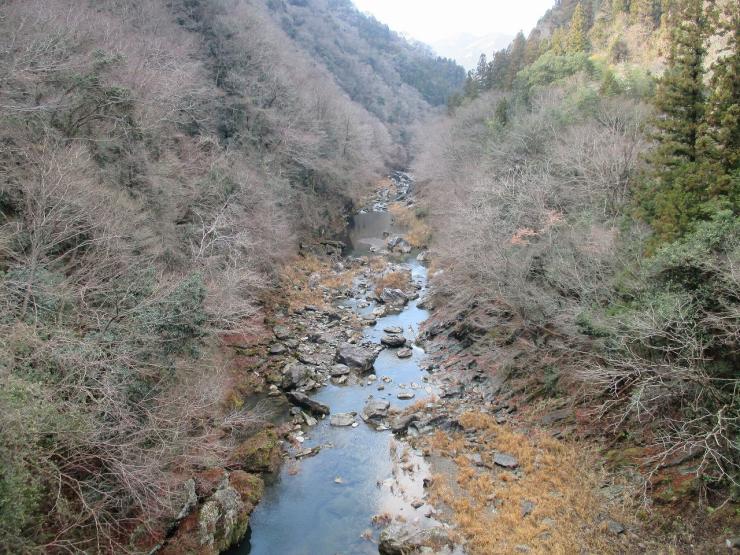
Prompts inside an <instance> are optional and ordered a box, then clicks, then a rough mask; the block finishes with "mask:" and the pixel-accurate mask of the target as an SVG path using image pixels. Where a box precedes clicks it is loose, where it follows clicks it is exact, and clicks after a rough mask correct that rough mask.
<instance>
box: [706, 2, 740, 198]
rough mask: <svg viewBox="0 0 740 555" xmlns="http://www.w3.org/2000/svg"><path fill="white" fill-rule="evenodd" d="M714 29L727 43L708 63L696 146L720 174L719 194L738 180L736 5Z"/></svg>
mask: <svg viewBox="0 0 740 555" xmlns="http://www.w3.org/2000/svg"><path fill="white" fill-rule="evenodd" d="M718 32H719V33H718V34H721V35H725V36H726V39H727V42H726V46H725V48H724V51H723V52H721V53H720V56H719V57H718V59H717V61H716V62H715V63H714V64H713V65H712V78H711V80H710V86H709V90H710V91H711V93H710V96H709V100H708V101H707V108H706V113H705V118H704V119H705V123H704V126H703V127H702V129H701V138H700V143H699V149H700V153H701V155H702V156H703V157H705V158H706V161H707V163H708V164H709V165H711V166H712V167H713V168H714V169H715V171H717V172H720V173H721V174H723V178H722V179H718V183H717V187H716V189H717V193H719V194H721V193H723V192H724V193H727V192H730V188H731V186H732V183H731V182H732V181H733V180H734V182H735V184H734V187H735V188H737V186H738V185H737V180H738V179H740V175H738V172H740V4H733V3H730V4H728V5H727V6H726V8H725V10H724V12H723V13H722V14H721V15H720V17H719V20H718ZM734 192H735V195H737V191H734ZM736 200H737V199H736Z"/></svg>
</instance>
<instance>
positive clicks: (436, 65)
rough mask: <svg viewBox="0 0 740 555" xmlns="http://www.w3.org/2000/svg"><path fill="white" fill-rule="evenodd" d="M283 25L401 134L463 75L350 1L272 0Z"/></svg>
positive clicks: (442, 98) (357, 98)
mask: <svg viewBox="0 0 740 555" xmlns="http://www.w3.org/2000/svg"><path fill="white" fill-rule="evenodd" d="M268 5H269V7H270V10H271V13H272V16H273V17H274V18H275V20H276V21H278V22H279V23H280V26H281V27H282V29H283V30H284V31H285V32H286V33H287V34H288V35H289V36H290V37H292V38H293V39H295V40H296V41H297V42H298V43H299V44H301V45H303V46H304V47H305V48H306V50H308V51H309V52H311V53H312V54H313V55H314V56H315V57H316V58H317V59H319V60H321V61H322V62H323V63H324V64H325V65H326V67H327V68H328V69H329V71H331V72H332V73H333V74H334V76H335V77H336V79H337V82H338V83H339V84H340V85H341V86H342V88H343V89H344V90H345V91H346V92H347V94H349V95H350V98H352V99H353V100H355V101H357V102H359V103H360V104H362V105H363V106H364V107H365V108H366V109H367V110H368V111H370V112H371V113H372V114H374V115H375V116H377V117H378V118H380V119H381V120H382V121H384V122H387V123H389V124H391V128H392V129H394V130H395V131H396V132H397V133H399V134H401V133H405V132H406V131H407V130H406V129H405V128H404V127H405V126H408V125H409V124H410V123H411V122H413V121H415V120H417V119H418V118H419V116H420V115H421V114H422V112H424V110H425V104H426V103H429V104H432V105H434V106H437V105H441V104H445V103H446V102H447V98H448V97H449V96H450V95H451V94H452V93H454V92H456V91H457V90H458V89H459V88H460V86H461V85H462V82H463V80H464V79H465V71H464V70H463V68H462V67H460V66H459V65H457V64H456V63H455V62H454V61H452V60H448V59H444V58H439V57H436V56H434V55H433V53H432V51H431V49H430V48H429V47H428V46H426V45H423V44H421V43H413V44H412V43H410V42H408V41H407V40H406V39H404V38H402V37H400V36H399V35H398V34H396V33H395V32H393V31H391V30H390V29H389V28H388V26H387V25H384V24H383V23H380V22H379V21H377V20H376V19H374V18H373V17H372V16H368V15H365V14H362V13H360V12H359V11H358V10H357V8H355V7H354V5H353V4H352V2H351V0H300V1H299V0H288V1H285V0H270V1H269V2H268Z"/></svg>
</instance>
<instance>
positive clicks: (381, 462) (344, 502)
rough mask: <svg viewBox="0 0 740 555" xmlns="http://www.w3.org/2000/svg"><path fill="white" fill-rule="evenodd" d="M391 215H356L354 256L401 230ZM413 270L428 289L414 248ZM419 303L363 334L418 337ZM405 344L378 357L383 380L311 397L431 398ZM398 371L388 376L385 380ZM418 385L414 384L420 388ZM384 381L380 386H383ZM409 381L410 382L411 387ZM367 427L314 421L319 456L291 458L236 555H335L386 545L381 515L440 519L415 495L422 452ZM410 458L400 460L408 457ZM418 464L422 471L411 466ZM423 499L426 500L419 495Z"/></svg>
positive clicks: (349, 302)
mask: <svg viewBox="0 0 740 555" xmlns="http://www.w3.org/2000/svg"><path fill="white" fill-rule="evenodd" d="M395 231H397V230H394V229H393V223H392V219H391V216H390V214H389V213H388V212H386V211H384V210H380V211H365V212H363V213H360V214H357V215H356V216H355V219H354V222H353V225H352V227H351V230H350V240H351V250H350V252H349V253H348V255H349V256H363V255H367V254H370V252H371V248H372V250H376V249H377V250H380V249H382V248H383V247H384V244H385V240H384V232H387V233H394V232H395ZM401 262H402V263H403V265H405V266H406V267H407V268H408V269H410V270H411V272H412V276H413V280H414V281H415V282H417V283H418V284H419V285H420V286H421V289H420V290H419V293H420V295H421V297H423V296H424V290H425V289H426V283H427V270H426V268H425V267H424V266H423V264H421V263H420V262H418V261H417V260H416V258H415V253H412V254H409V255H406V256H405V258H404V259H402V260H401ZM417 303H418V301H411V302H409V304H408V305H407V306H406V308H405V309H404V310H403V311H402V312H401V313H400V314H393V315H389V316H385V317H382V318H378V320H377V324H376V325H375V326H373V327H366V328H365V329H364V332H363V333H364V335H365V337H366V338H367V339H369V340H371V341H373V342H374V343H379V342H380V337H381V336H382V335H383V328H386V327H389V326H398V327H400V328H402V329H403V330H404V335H405V336H406V338H407V339H408V340H409V343H411V342H413V341H414V339H415V338H416V335H417V333H418V331H419V325H420V324H421V323H422V322H423V321H424V320H425V319H426V318H427V317H428V313H427V311H425V310H422V309H420V308H418V307H417ZM342 304H343V305H344V306H346V307H349V308H350V309H352V310H356V311H357V312H358V313H359V314H365V313H369V312H372V310H373V308H374V307H375V305H374V304H373V303H371V304H370V306H368V307H365V308H362V309H359V308H358V307H357V305H358V302H357V299H346V300H345V301H344V302H343V303H342ZM395 353H396V349H385V350H383V351H382V352H381V353H380V355H379V356H378V358H377V360H376V361H375V374H376V375H377V377H378V380H377V381H376V382H374V383H372V384H368V382H367V380H362V381H361V382H360V383H359V384H355V385H335V384H328V385H326V386H325V387H323V388H322V389H321V390H319V391H318V392H316V393H315V394H313V395H311V397H312V398H314V399H316V400H317V401H320V402H321V403H324V404H327V405H329V407H330V408H331V412H332V414H334V413H342V412H352V411H354V412H357V413H358V414H359V413H360V412H361V411H362V409H363V407H364V405H365V403H366V401H367V400H368V398H369V397H370V396H374V397H375V398H382V399H387V400H388V401H390V402H391V407H397V408H402V407H405V406H407V405H409V404H411V403H414V402H417V401H418V400H419V399H420V398H424V397H425V396H427V395H428V394H429V393H430V392H431V391H432V389H431V387H430V386H429V385H427V383H426V382H425V378H426V375H427V374H426V372H425V371H423V370H422V369H421V368H420V363H421V360H422V358H423V356H424V352H423V350H422V349H420V348H419V347H416V346H414V347H413V356H412V357H411V358H407V359H399V358H398V357H397V356H396V354H395ZM383 377H389V378H391V381H390V382H388V383H385V382H384V381H383V380H382V378H383ZM412 384H413V387H414V389H412ZM381 385H382V387H383V388H384V389H382V390H378V387H379V386H381ZM403 386H405V387H403ZM401 391H413V392H414V393H415V398H414V399H411V400H399V399H397V397H396V396H397V394H398V393H399V392H401ZM357 420H358V422H359V426H357V427H355V428H352V427H333V426H331V425H330V424H329V419H328V418H326V419H324V420H321V421H319V424H318V425H317V426H315V427H313V428H308V429H306V433H305V436H306V440H305V442H304V444H303V446H302V447H307V448H310V447H314V446H322V449H321V451H320V452H319V453H318V455H316V456H314V457H310V458H306V459H303V460H301V461H299V462H296V463H292V462H291V463H288V464H285V465H284V466H283V468H282V470H281V471H280V473H279V475H278V476H277V477H276V479H275V481H274V483H272V484H269V485H268V487H267V488H266V491H265V495H264V497H263V498H262V500H261V501H260V503H259V505H258V506H257V508H256V509H255V511H254V513H253V514H252V518H251V533H250V536H249V537H248V538H247V539H246V540H245V541H244V542H243V544H242V545H241V546H240V547H238V548H237V549H235V550H232V551H231V553H232V554H237V555H245V554H248V553H249V554H252V555H257V554H259V555H262V554H269V555H274V554H280V555H333V554H348V555H349V554H352V555H354V554H365V553H367V554H370V553H377V552H378V547H377V541H378V536H379V532H380V529H381V527H380V526H373V522H372V521H373V517H374V516H376V515H382V514H389V515H391V516H392V517H395V516H397V515H400V516H401V517H402V518H403V519H405V520H406V521H407V522H410V523H413V522H417V523H418V524H419V526H421V527H426V526H431V525H433V524H435V521H434V520H433V519H432V518H428V517H426V516H425V515H426V514H428V513H429V506H428V505H422V506H420V507H418V508H414V507H413V506H412V502H414V501H415V500H419V499H421V498H422V497H423V486H422V478H423V477H424V476H425V475H426V471H427V468H426V465H425V463H424V461H423V458H422V457H420V456H419V455H418V454H415V453H413V452H410V451H409V450H408V448H407V447H406V446H405V444H404V443H403V442H400V441H398V440H395V439H394V438H393V434H392V433H391V432H390V431H376V430H375V429H374V428H373V427H371V426H370V425H368V424H366V423H364V422H362V420H361V419H360V418H358V419H357ZM404 453H405V454H406V458H405V459H404V460H403V462H401V460H400V459H401V457H402V456H403V454H404ZM410 467H413V470H408V469H409V468H410ZM417 504H418V503H417Z"/></svg>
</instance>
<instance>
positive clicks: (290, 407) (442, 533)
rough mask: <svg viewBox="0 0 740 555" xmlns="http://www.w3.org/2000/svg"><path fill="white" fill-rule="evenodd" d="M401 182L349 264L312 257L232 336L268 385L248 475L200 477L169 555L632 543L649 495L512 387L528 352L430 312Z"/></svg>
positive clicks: (241, 454) (332, 256) (252, 436)
mask: <svg viewBox="0 0 740 555" xmlns="http://www.w3.org/2000/svg"><path fill="white" fill-rule="evenodd" d="M393 177H394V178H393V181H392V186H391V187H385V188H382V189H380V190H379V191H378V193H377V195H376V197H375V198H374V199H373V200H372V201H371V202H370V203H368V206H367V208H366V209H363V210H361V211H360V212H359V213H358V214H357V215H356V216H355V218H354V221H353V225H352V227H351V232H350V236H349V242H350V243H351V244H350V245H349V246H348V247H345V248H344V249H343V253H342V254H340V249H341V247H340V246H339V245H338V244H337V243H336V242H333V241H328V242H325V243H322V244H317V245H313V246H312V247H311V248H306V249H305V251H306V257H305V258H304V259H303V261H302V262H299V263H297V264H296V265H295V267H294V268H293V273H292V274H291V275H290V276H289V279H287V280H286V281H285V282H284V289H283V292H282V293H283V295H282V297H281V298H280V299H279V300H278V301H276V302H275V306H276V307H277V308H276V310H275V312H274V319H273V320H271V321H270V322H268V325H267V326H266V327H264V329H263V331H262V334H261V336H260V337H259V338H258V340H256V341H255V340H254V338H252V340H251V341H250V342H246V341H244V340H243V338H240V337H241V336H238V337H236V338H227V339H228V341H227V342H228V343H229V344H231V345H232V346H233V348H234V349H235V351H236V352H237V354H238V356H237V360H239V361H241V362H240V364H243V365H244V367H245V371H247V372H251V374H250V375H251V376H252V377H251V378H250V379H251V386H250V393H249V396H248V397H247V401H246V403H244V404H243V406H241V407H240V409H239V411H238V414H239V415H241V416H239V417H238V418H235V422H237V423H238V424H235V426H236V428H235V429H237V428H238V429H239V430H241V431H240V432H239V433H238V434H235V433H233V431H231V430H228V431H227V432H228V433H229V434H230V436H229V437H231V436H235V437H236V438H237V443H236V444H234V447H233V453H232V455H231V460H232V463H230V465H228V466H227V467H226V468H223V469H218V470H216V469H211V470H205V471H204V472H203V473H201V474H202V475H198V476H196V477H195V479H194V480H193V484H192V486H193V487H192V488H191V489H193V490H194V494H193V495H191V496H190V497H188V499H189V501H188V502H191V503H192V504H193V506H196V505H197V509H195V510H190V509H189V510H190V514H189V515H188V516H187V518H186V519H185V520H184V521H183V524H181V525H180V526H179V528H177V529H176V532H175V534H174V536H173V537H172V539H171V540H170V541H169V542H168V543H167V544H166V546H165V549H164V551H165V552H173V553H174V552H176V551H177V549H178V548H179V547H183V546H185V547H187V546H189V545H191V544H193V545H195V544H194V543H193V542H196V543H200V544H201V545H202V546H205V547H207V549H205V551H203V552H209V553H211V552H213V553H215V552H218V551H221V550H223V549H225V548H226V547H228V546H229V545H230V544H233V542H234V541H235V539H236V538H238V537H240V536H241V535H243V534H244V532H245V531H247V530H248V533H247V535H246V538H245V539H244V540H243V541H242V542H241V543H239V544H238V545H236V546H235V547H233V548H232V549H231V550H230V551H229V553H233V554H240V555H244V554H247V553H251V554H257V553H265V554H268V553H270V554H271V553H281V554H283V553H284V554H290V553H296V554H298V553H353V554H355V553H357V554H361V553H368V554H371V553H378V552H380V553H386V554H396V553H399V554H400V553H416V552H421V553H526V552H553V551H556V552H557V551H562V552H567V551H568V548H570V547H572V546H573V545H576V544H578V545H582V546H585V547H587V548H590V549H592V550H595V552H610V551H614V550H615V549H614V548H615V546H616V547H619V546H620V545H622V546H624V545H627V544H628V543H629V541H630V540H631V539H632V536H631V535H632V531H631V526H630V524H629V523H628V522H626V521H625V519H624V518H623V516H622V512H621V511H620V507H621V505H620V503H622V500H623V499H624V498H625V497H626V496H630V495H631V494H632V492H633V491H635V484H634V483H631V482H630V480H629V477H626V478H624V479H622V480H621V481H619V480H615V479H614V478H613V477H609V476H606V475H605V474H603V473H601V472H599V471H594V470H593V469H590V468H589V467H588V465H589V461H593V460H594V458H593V456H592V455H593V454H592V453H591V452H589V451H582V450H579V448H578V447H577V446H576V445H574V444H572V443H570V442H569V439H568V438H569V436H570V435H571V434H572V433H573V431H574V430H575V429H576V419H577V415H576V414H575V411H573V410H572V409H571V408H569V407H568V406H550V405H544V406H541V407H536V408H535V410H534V413H533V412H532V410H531V407H528V406H526V405H527V400H526V399H522V397H521V395H520V394H519V393H520V392H518V391H517V388H516V386H515V385H513V384H512V383H511V382H510V381H509V380H508V379H507V378H508V376H509V373H508V372H507V371H506V365H505V360H504V359H506V357H509V358H516V357H517V356H519V354H517V353H523V352H525V351H526V350H527V349H528V346H527V343H526V340H524V339H523V338H519V339H518V340H516V341H514V342H512V343H511V344H510V347H507V349H505V350H501V351H500V352H496V351H495V349H494V350H491V351H486V350H485V349H480V348H479V346H477V343H476V342H475V341H471V340H470V338H471V336H475V335H477V334H480V333H482V332H484V331H485V330H484V328H483V327H481V328H480V329H478V328H476V326H475V319H474V318H459V317H458V318H450V317H449V316H448V315H445V313H444V312H438V313H435V314H434V316H433V317H431V318H430V315H431V312H430V311H431V310H432V309H433V308H434V305H435V302H434V298H433V295H432V294H431V293H432V291H430V287H429V281H428V269H427V267H426V260H427V259H428V257H429V255H428V253H427V252H426V251H423V250H418V249H414V248H412V246H411V245H410V243H409V242H408V241H407V240H406V239H405V238H404V230H403V229H401V228H399V227H398V226H397V225H396V223H395V221H394V218H393V217H392V215H391V214H390V213H389V211H388V208H389V206H393V204H394V203H395V206H398V205H401V206H403V207H408V206H409V205H413V199H412V198H410V197H409V193H410V187H411V180H410V178H409V177H408V176H406V175H405V174H396V175H394V176H393ZM255 345H256V346H255ZM516 349H519V351H517V350H516ZM246 369H249V370H246ZM532 414H535V415H536V421H535V420H533V419H532V418H531V415H532ZM246 421H249V422H250V423H251V425H250V424H247V425H245V424H244V422H246ZM244 428H247V431H244ZM239 438H242V439H239ZM584 466H585V468H584ZM263 482H264V486H263ZM191 498H192V499H191ZM260 498H261V499H260ZM258 500H259V503H258ZM188 542H189V543H188ZM168 549H169V550H170V551H167V550H168ZM173 549H174V551H173ZM563 549H565V551H563Z"/></svg>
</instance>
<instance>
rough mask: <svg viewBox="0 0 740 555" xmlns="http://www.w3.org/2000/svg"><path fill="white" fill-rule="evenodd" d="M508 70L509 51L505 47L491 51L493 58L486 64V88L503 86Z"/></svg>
mask: <svg viewBox="0 0 740 555" xmlns="http://www.w3.org/2000/svg"><path fill="white" fill-rule="evenodd" d="M508 71H509V53H508V51H507V50H506V49H502V50H499V51H497V52H494V53H493V59H492V60H491V62H490V63H489V64H488V88H489V89H494V88H498V89H500V88H503V87H504V84H505V81H506V74H507V73H508Z"/></svg>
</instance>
